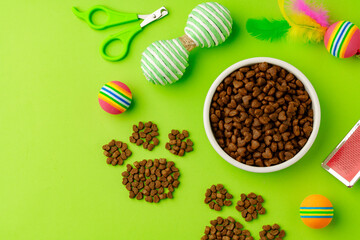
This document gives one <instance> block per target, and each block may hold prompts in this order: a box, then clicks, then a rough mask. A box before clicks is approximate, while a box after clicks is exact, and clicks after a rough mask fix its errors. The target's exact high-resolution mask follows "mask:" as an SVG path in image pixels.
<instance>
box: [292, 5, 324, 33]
mask: <svg viewBox="0 0 360 240" xmlns="http://www.w3.org/2000/svg"><path fill="white" fill-rule="evenodd" d="M291 2H292V7H293V9H294V10H296V11H299V12H302V13H304V14H306V15H308V16H309V17H311V18H312V19H314V20H315V21H316V22H317V23H318V24H320V25H321V26H323V27H328V26H329V25H330V24H329V21H328V19H329V15H328V14H327V13H328V11H327V10H325V9H324V8H323V7H321V6H310V5H308V4H306V2H305V1H304V0H292V1H291Z"/></svg>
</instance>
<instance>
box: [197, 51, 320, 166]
mask: <svg viewBox="0 0 360 240" xmlns="http://www.w3.org/2000/svg"><path fill="white" fill-rule="evenodd" d="M262 62H268V63H270V64H274V65H278V66H280V67H282V68H284V69H286V70H287V71H288V72H290V73H292V74H294V75H295V76H296V77H297V79H299V80H300V81H301V82H302V83H303V84H304V86H305V89H306V91H307V92H308V94H309V96H310V98H311V101H312V109H313V112H314V114H313V115H314V116H313V118H314V122H313V131H312V133H311V135H310V137H309V139H308V141H307V142H306V144H305V146H304V147H303V148H302V149H301V150H300V151H299V152H298V153H297V154H296V155H295V156H294V157H293V158H291V159H289V160H287V161H285V162H283V163H280V164H277V165H274V166H270V167H254V166H249V165H246V164H243V163H241V162H238V161H236V160H235V159H234V158H232V157H230V156H229V155H228V154H227V153H226V152H225V151H224V150H223V149H222V148H221V147H220V146H219V144H218V143H217V141H216V139H215V136H214V134H213V132H212V129H211V125H210V104H211V101H212V97H213V95H214V93H215V91H216V88H217V86H218V85H219V84H220V83H221V82H222V81H223V80H224V79H225V78H226V77H227V76H228V75H230V74H231V73H232V72H234V71H235V70H237V69H239V68H241V67H245V66H249V65H252V64H256V63H262ZM203 115H204V116H203V117H204V126H205V131H206V135H207V137H208V139H209V141H210V143H211V145H212V146H213V148H214V149H215V151H216V152H217V153H218V154H219V155H220V156H221V157H222V158H223V159H225V160H226V161H227V162H228V163H230V164H232V165H233V166H235V167H237V168H240V169H243V170H245V171H249V172H257V173H266V172H275V171H279V170H281V169H284V168H287V167H289V166H291V165H293V164H294V163H296V162H297V161H299V160H300V159H301V158H302V157H303V156H304V155H305V153H307V151H309V149H310V147H311V146H312V144H313V143H314V141H315V138H316V136H317V134H318V131H319V127H320V115H321V112H320V103H319V99H318V97H317V95H316V92H315V89H314V87H313V86H312V85H311V83H310V81H309V80H308V79H307V78H306V77H305V75H304V74H303V73H302V72H300V71H299V70H298V69H297V68H295V67H294V66H292V65H291V64H289V63H287V62H284V61H281V60H279V59H275V58H268V57H256V58H249V59H245V60H242V61H240V62H237V63H235V64H233V65H232V66H230V67H228V68H227V69H225V71H223V72H222V73H221V74H220V75H219V76H218V77H217V78H216V80H215V81H214V82H213V84H212V85H211V87H210V89H209V91H208V93H207V95H206V99H205V104H204V113H203Z"/></svg>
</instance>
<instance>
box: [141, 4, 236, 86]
mask: <svg viewBox="0 0 360 240" xmlns="http://www.w3.org/2000/svg"><path fill="white" fill-rule="evenodd" d="M232 23H233V21H232V18H231V16H230V12H229V10H228V9H227V8H225V7H224V6H222V5H220V4H218V3H216V2H207V3H202V4H199V5H198V6H196V7H195V8H194V9H193V10H192V11H191V13H190V15H189V18H188V21H187V23H186V27H185V33H186V35H185V36H186V38H188V40H189V42H191V43H190V45H192V48H193V47H194V46H195V45H196V46H200V47H208V48H209V47H215V46H218V45H219V44H221V43H223V42H224V41H225V40H226V39H227V38H228V37H229V35H230V34H231V31H232ZM183 37H184V36H183ZM183 37H180V39H179V38H176V39H172V40H162V41H157V42H154V43H152V44H151V45H150V46H149V47H148V48H146V50H145V51H144V52H143V54H142V58H141V69H142V70H143V73H144V75H145V77H146V79H147V80H148V81H149V82H152V83H154V84H161V85H166V84H168V83H170V84H171V83H174V82H176V81H178V80H179V79H180V78H181V77H182V76H183V75H184V72H185V69H186V67H187V66H188V65H189V63H188V59H189V51H191V49H192V48H187V47H188V46H187V47H185V46H184V45H187V42H184V44H183V43H182V40H184V39H182V38H183Z"/></svg>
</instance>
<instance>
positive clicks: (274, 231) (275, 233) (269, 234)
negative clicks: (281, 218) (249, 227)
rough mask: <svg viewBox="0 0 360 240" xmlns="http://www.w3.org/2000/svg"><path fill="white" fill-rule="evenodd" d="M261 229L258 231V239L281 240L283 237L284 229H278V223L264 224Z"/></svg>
mask: <svg viewBox="0 0 360 240" xmlns="http://www.w3.org/2000/svg"><path fill="white" fill-rule="evenodd" d="M262 228H263V230H262V231H261V232H259V235H260V240H268V239H270V240H272V239H275V240H282V239H283V238H284V237H285V231H284V230H281V229H280V226H279V225H278V224H274V225H272V226H270V225H264V226H263V227H262Z"/></svg>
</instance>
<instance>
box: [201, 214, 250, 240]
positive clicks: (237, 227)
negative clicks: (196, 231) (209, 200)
mask: <svg viewBox="0 0 360 240" xmlns="http://www.w3.org/2000/svg"><path fill="white" fill-rule="evenodd" d="M210 224H211V225H210V226H206V227H205V231H204V233H205V235H204V236H202V238H201V240H208V239H221V240H254V238H253V237H252V236H251V234H250V232H249V231H248V230H242V228H243V225H242V224H241V223H239V222H237V221H235V219H234V218H232V217H228V218H225V219H224V218H222V217H217V219H215V220H212V221H210Z"/></svg>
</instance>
